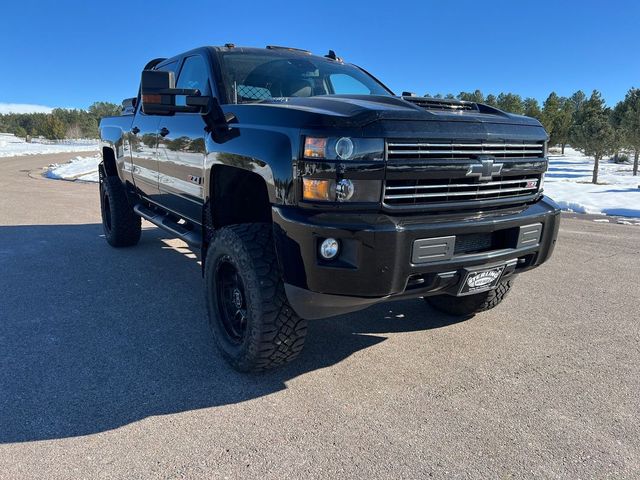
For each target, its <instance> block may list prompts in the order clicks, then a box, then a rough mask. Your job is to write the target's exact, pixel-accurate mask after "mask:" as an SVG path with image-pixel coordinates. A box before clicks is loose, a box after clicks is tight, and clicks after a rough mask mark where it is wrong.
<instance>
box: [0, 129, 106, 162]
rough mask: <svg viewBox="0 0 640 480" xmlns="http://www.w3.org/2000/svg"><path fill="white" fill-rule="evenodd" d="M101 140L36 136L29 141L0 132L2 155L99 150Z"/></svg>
mask: <svg viewBox="0 0 640 480" xmlns="http://www.w3.org/2000/svg"><path fill="white" fill-rule="evenodd" d="M98 145H99V142H98V140H94V139H78V140H60V141H57V142H53V141H50V140H45V139H41V138H34V139H33V140H32V141H31V142H30V143H27V142H25V141H24V139H22V138H18V137H16V136H15V135H13V134H9V133H0V157H18V156H21V155H38V154H43V153H64V152H90V151H94V150H95V151H97V150H98Z"/></svg>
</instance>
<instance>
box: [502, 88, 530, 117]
mask: <svg viewBox="0 0 640 480" xmlns="http://www.w3.org/2000/svg"><path fill="white" fill-rule="evenodd" d="M497 104H498V108H499V109H500V110H504V111H505V112H510V113H516V114H518V115H522V114H523V113H524V105H523V103H522V97H521V96H520V95H516V94H514V93H501V94H500V95H498V100H497Z"/></svg>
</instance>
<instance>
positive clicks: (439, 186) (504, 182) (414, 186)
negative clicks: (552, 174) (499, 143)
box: [386, 178, 538, 190]
mask: <svg viewBox="0 0 640 480" xmlns="http://www.w3.org/2000/svg"><path fill="white" fill-rule="evenodd" d="M533 181H535V182H537V181H538V179H537V178H532V179H528V178H527V179H525V180H502V181H497V182H482V183H449V184H447V183H444V184H442V185H403V186H396V187H387V188H386V190H403V189H404V190H407V189H410V190H416V189H424V188H452V187H453V188H464V187H491V186H494V185H507V184H512V183H524V182H533Z"/></svg>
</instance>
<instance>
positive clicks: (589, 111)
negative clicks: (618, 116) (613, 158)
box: [571, 90, 615, 183]
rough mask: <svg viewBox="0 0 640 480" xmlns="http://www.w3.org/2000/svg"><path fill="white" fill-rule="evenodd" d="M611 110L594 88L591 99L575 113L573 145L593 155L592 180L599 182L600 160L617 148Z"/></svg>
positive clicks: (582, 104) (572, 135)
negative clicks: (610, 117) (610, 119)
mask: <svg viewBox="0 0 640 480" xmlns="http://www.w3.org/2000/svg"><path fill="white" fill-rule="evenodd" d="M609 114H610V111H609V109H608V108H606V106H605V103H604V100H603V99H602V97H601V95H600V92H598V91H597V90H594V91H593V93H592V94H591V97H590V98H589V100H585V101H584V102H581V103H580V107H579V108H578V110H577V111H576V114H575V123H574V125H573V128H572V129H571V142H572V145H574V146H575V147H577V148H578V149H580V150H582V152H583V153H584V154H585V155H589V156H593V158H594V165H593V176H592V179H591V181H592V182H593V183H598V169H599V167H600V160H601V159H602V157H604V156H605V155H608V154H610V153H613V150H614V148H615V139H614V132H613V127H612V126H611V123H609Z"/></svg>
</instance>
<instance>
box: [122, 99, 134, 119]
mask: <svg viewBox="0 0 640 480" xmlns="http://www.w3.org/2000/svg"><path fill="white" fill-rule="evenodd" d="M137 103H138V99H137V98H136V97H133V98H125V99H124V100H123V101H122V115H133V114H134V113H135V111H136V104H137Z"/></svg>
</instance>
